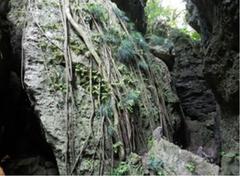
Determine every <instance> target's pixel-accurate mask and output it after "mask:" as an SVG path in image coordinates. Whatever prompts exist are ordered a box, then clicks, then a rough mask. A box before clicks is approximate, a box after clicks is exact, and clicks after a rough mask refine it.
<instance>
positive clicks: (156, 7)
mask: <svg viewBox="0 0 240 176" xmlns="http://www.w3.org/2000/svg"><path fill="white" fill-rule="evenodd" d="M162 1H163V0H149V1H148V2H147V6H146V8H145V13H146V16H147V23H148V34H156V35H157V36H162V37H168V36H169V34H170V31H171V30H172V29H177V30H179V31H180V32H182V33H184V34H187V35H189V36H190V37H191V39H192V40H194V41H199V40H200V39H201V38H200V35H199V34H198V33H197V32H196V31H194V30H193V29H190V28H189V26H188V24H187V22H186V19H184V23H183V24H182V25H181V26H179V25H178V21H177V19H178V18H180V16H181V15H182V14H184V16H186V11H180V12H179V11H178V10H177V9H174V8H170V7H163V6H162V4H161V2H162ZM154 38H155V39H156V37H154Z"/></svg>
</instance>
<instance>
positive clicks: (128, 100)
mask: <svg viewBox="0 0 240 176" xmlns="http://www.w3.org/2000/svg"><path fill="white" fill-rule="evenodd" d="M140 93H141V92H140V91H139V90H131V91H130V92H128V93H127V95H126V96H125V97H124V98H123V100H122V102H120V107H121V108H123V109H127V110H128V111H129V112H133V108H134V106H135V105H137V103H138V101H139V98H140Z"/></svg>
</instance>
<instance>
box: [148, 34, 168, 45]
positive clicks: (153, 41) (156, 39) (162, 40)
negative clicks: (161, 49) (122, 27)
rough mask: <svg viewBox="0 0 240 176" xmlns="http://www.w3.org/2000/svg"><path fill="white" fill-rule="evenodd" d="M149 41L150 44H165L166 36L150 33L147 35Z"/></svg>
mask: <svg viewBox="0 0 240 176" xmlns="http://www.w3.org/2000/svg"><path fill="white" fill-rule="evenodd" d="M147 41H148V43H149V45H152V46H156V45H164V43H165V38H164V37H159V36H156V35H154V34H152V35H149V36H148V37H147Z"/></svg>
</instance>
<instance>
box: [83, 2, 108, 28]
mask: <svg viewBox="0 0 240 176" xmlns="http://www.w3.org/2000/svg"><path fill="white" fill-rule="evenodd" d="M83 10H85V11H86V12H88V13H89V14H91V15H92V17H93V18H94V19H95V20H96V22H98V23H100V24H103V23H106V22H107V21H108V19H109V15H108V11H107V10H106V9H105V8H104V7H103V6H102V5H101V4H99V3H87V4H86V7H84V8H83Z"/></svg>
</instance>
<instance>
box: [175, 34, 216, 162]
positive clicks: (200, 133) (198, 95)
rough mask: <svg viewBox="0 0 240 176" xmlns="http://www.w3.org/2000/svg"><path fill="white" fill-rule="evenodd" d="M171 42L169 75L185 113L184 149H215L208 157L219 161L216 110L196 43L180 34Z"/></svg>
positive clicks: (195, 150)
mask: <svg viewBox="0 0 240 176" xmlns="http://www.w3.org/2000/svg"><path fill="white" fill-rule="evenodd" d="M174 43H175V54H176V56H175V64H174V68H173V72H172V77H173V83H174V85H175V87H176V91H177V93H178V96H179V98H180V101H181V105H182V108H183V111H184V113H185V115H186V117H187V118H186V119H185V120H186V124H187V126H188V129H187V130H189V133H190V142H189V146H188V149H189V150H190V151H192V152H194V153H197V150H198V148H199V147H203V148H205V149H211V150H213V151H214V153H215V154H214V155H215V156H212V160H214V161H215V162H219V157H220V155H219V154H218V153H219V152H220V138H219V136H218V135H219V134H218V133H219V132H220V131H219V128H220V126H219V125H217V121H218V119H220V114H219V112H218V109H217V102H216V99H215V97H214V94H213V92H212V90H211V89H210V88H209V87H208V85H207V82H206V81H205V79H204V76H203V58H202V56H201V53H200V47H199V44H193V43H192V42H191V40H190V39H189V38H188V37H187V36H184V35H183V36H179V37H177V38H176V40H175V42H174ZM207 153H208V154H209V155H210V153H209V152H207ZM211 155H213V154H211Z"/></svg>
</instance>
